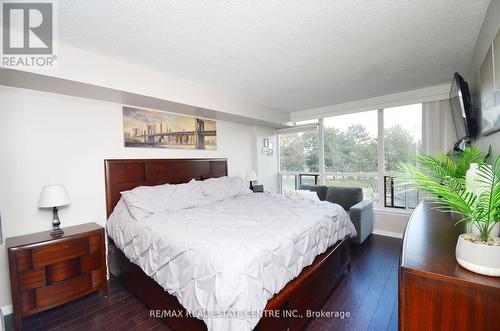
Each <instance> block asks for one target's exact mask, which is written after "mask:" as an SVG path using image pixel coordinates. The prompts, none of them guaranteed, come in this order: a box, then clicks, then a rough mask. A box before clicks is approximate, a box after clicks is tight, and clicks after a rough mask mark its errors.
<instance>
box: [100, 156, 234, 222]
mask: <svg viewBox="0 0 500 331" xmlns="http://www.w3.org/2000/svg"><path fill="white" fill-rule="evenodd" d="M104 168H105V177H106V214H107V217H109V215H111V213H112V212H113V209H114V208H115V206H116V204H117V203H118V201H119V200H120V197H121V195H120V192H123V191H127V190H131V189H133V188H135V187H137V186H142V185H160V184H166V183H169V184H181V183H187V182H189V181H190V180H191V179H193V178H195V179H197V180H203V179H207V178H215V177H222V176H227V159H142V160H140V159H129V160H104Z"/></svg>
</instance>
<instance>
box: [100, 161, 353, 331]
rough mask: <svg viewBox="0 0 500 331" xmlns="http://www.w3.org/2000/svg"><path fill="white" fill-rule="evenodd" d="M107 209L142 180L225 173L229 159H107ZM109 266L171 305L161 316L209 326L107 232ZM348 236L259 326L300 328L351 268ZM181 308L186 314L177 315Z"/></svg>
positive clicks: (145, 298)
mask: <svg viewBox="0 0 500 331" xmlns="http://www.w3.org/2000/svg"><path fill="white" fill-rule="evenodd" d="M104 163H105V173H106V210H107V216H108V217H109V216H110V214H111V212H112V211H113V208H114V207H115V206H116V204H117V203H118V201H119V200H120V192H122V191H125V190H130V189H132V188H134V187H137V186H141V185H159V184H165V183H170V184H180V183H186V182H188V181H190V180H191V179H193V178H195V179H197V180H203V179H207V178H215V177H221V176H227V160H226V159H143V160H139V159H131V160H105V162H104ZM108 266H109V271H110V273H111V275H112V276H113V277H115V278H116V279H118V281H119V282H120V283H121V284H123V286H125V287H126V288H127V289H128V290H129V291H130V292H131V293H133V294H134V295H135V296H136V297H138V298H139V299H140V300H141V301H142V302H143V303H144V304H145V305H146V306H148V307H149V308H150V309H155V310H156V309H159V310H170V311H171V312H176V313H175V314H174V313H172V314H171V315H177V316H169V317H167V316H165V317H164V318H163V320H164V321H165V322H166V323H167V324H168V325H169V326H171V327H172V328H174V329H175V330H206V326H205V324H204V322H203V321H202V320H199V319H197V318H195V317H187V316H186V310H185V309H184V307H182V305H181V304H180V303H179V302H178V300H177V298H176V297H175V296H173V295H170V294H168V293H167V292H166V291H165V290H164V289H163V288H162V287H161V286H160V285H159V284H158V283H156V282H155V281H154V280H153V279H152V278H150V277H149V276H147V275H146V274H145V273H144V272H143V271H142V269H141V268H140V267H138V266H137V265H136V264H134V263H132V262H130V261H129V260H128V258H127V257H126V256H125V255H124V254H123V252H122V251H121V250H120V249H118V248H117V247H116V246H115V244H114V242H113V241H112V240H111V238H109V237H108ZM350 266H351V254H350V240H349V238H344V239H342V240H339V241H338V242H337V243H336V244H335V245H334V246H332V247H330V248H329V249H328V250H327V251H326V252H324V253H323V254H321V255H319V256H317V257H316V259H315V260H314V262H313V264H312V265H310V266H308V267H306V268H304V270H303V271H302V272H301V273H300V275H299V276H298V277H296V278H295V279H293V280H291V281H290V282H289V283H288V284H287V285H286V286H285V287H284V288H283V289H282V290H281V291H280V292H279V293H277V294H276V295H275V296H274V297H272V298H271V299H270V300H269V301H268V302H267V305H266V310H267V311H268V314H267V315H265V316H264V317H262V318H261V320H260V321H259V324H258V325H257V327H256V328H255V329H256V330H301V329H302V328H304V326H305V325H306V324H307V322H308V318H307V317H306V311H307V310H312V311H317V310H319V309H321V307H322V306H323V304H324V302H325V301H326V299H327V298H328V297H329V296H330V294H331V293H332V291H333V289H334V287H335V286H336V285H337V284H338V283H339V282H340V281H341V279H342V276H343V275H344V274H345V273H347V272H348V271H349V270H350ZM181 314H182V317H181V316H179V315H181Z"/></svg>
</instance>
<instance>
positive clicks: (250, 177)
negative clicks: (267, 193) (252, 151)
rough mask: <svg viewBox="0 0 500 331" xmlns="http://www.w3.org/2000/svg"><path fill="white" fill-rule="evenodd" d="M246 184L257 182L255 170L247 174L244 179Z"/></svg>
mask: <svg viewBox="0 0 500 331" xmlns="http://www.w3.org/2000/svg"><path fill="white" fill-rule="evenodd" d="M245 179H246V181H247V182H253V181H254V180H257V174H256V173H255V170H251V171H249V172H247V176H246V177H245Z"/></svg>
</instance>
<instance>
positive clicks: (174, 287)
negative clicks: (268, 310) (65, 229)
mask: <svg viewBox="0 0 500 331" xmlns="http://www.w3.org/2000/svg"><path fill="white" fill-rule="evenodd" d="M107 231H108V235H109V236H110V237H111V238H112V239H113V240H114V242H115V244H116V245H117V246H118V247H119V248H120V249H121V250H122V251H123V252H124V253H125V255H126V256H127V257H128V258H129V259H130V260H131V261H132V262H134V263H136V264H137V265H139V266H140V267H141V268H142V270H144V272H145V273H146V274H148V275H149V276H150V277H152V278H153V279H154V280H155V281H156V282H158V284H160V285H161V286H162V287H163V288H164V289H165V290H166V291H168V293H170V294H173V295H175V296H176V297H177V299H178V300H179V302H180V303H181V304H182V305H183V306H184V307H185V308H186V309H187V310H188V311H190V312H192V314H193V315H194V316H197V317H199V318H201V319H203V321H204V322H205V323H206V325H207V327H208V330H251V329H253V328H254V327H255V326H256V324H257V323H258V321H259V313H260V312H262V310H263V309H264V307H265V306H266V303H267V301H268V300H269V299H270V298H271V297H272V296H273V295H274V294H276V293H278V292H279V291H280V290H281V289H282V288H283V287H284V286H285V285H286V284H287V283H288V282H289V281H290V280H292V279H293V278H295V277H296V276H297V275H299V273H300V272H301V270H302V269H303V268H304V267H306V266H308V265H310V264H311V263H312V262H313V260H314V258H315V257H316V256H317V255H319V254H321V253H323V252H324V251H326V249H327V248H328V247H330V246H332V245H333V244H334V243H336V242H337V241H338V240H340V239H342V238H344V237H345V236H348V235H350V236H354V235H355V234H356V231H355V229H354V226H353V224H352V223H351V221H350V220H349V216H348V215H347V213H346V212H345V211H344V210H343V209H342V207H340V206H338V205H336V204H332V203H329V202H324V201H308V200H292V199H289V198H286V197H283V196H279V195H271V194H264V193H260V194H256V193H250V194H241V195H238V196H236V197H234V198H231V199H227V200H223V201H220V202H216V203H211V204H209V205H205V206H201V207H196V208H191V209H182V210H177V211H168V212H163V213H160V214H153V215H151V216H148V217H146V218H144V219H142V220H140V221H136V220H135V219H133V218H132V217H131V216H130V214H129V212H128V210H127V207H126V206H125V204H124V203H123V201H120V202H119V203H118V205H117V207H116V208H115V210H114V211H113V214H112V215H111V217H110V218H109V220H108V222H107Z"/></svg>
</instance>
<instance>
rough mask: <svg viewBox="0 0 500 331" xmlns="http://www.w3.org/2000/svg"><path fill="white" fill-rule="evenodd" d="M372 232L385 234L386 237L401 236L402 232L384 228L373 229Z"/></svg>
mask: <svg viewBox="0 0 500 331" xmlns="http://www.w3.org/2000/svg"><path fill="white" fill-rule="evenodd" d="M372 233H373V234H378V235H380V236H386V237H392V238H399V239H401V238H403V234H402V233H398V232H391V231H384V230H377V229H373V231H372Z"/></svg>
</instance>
